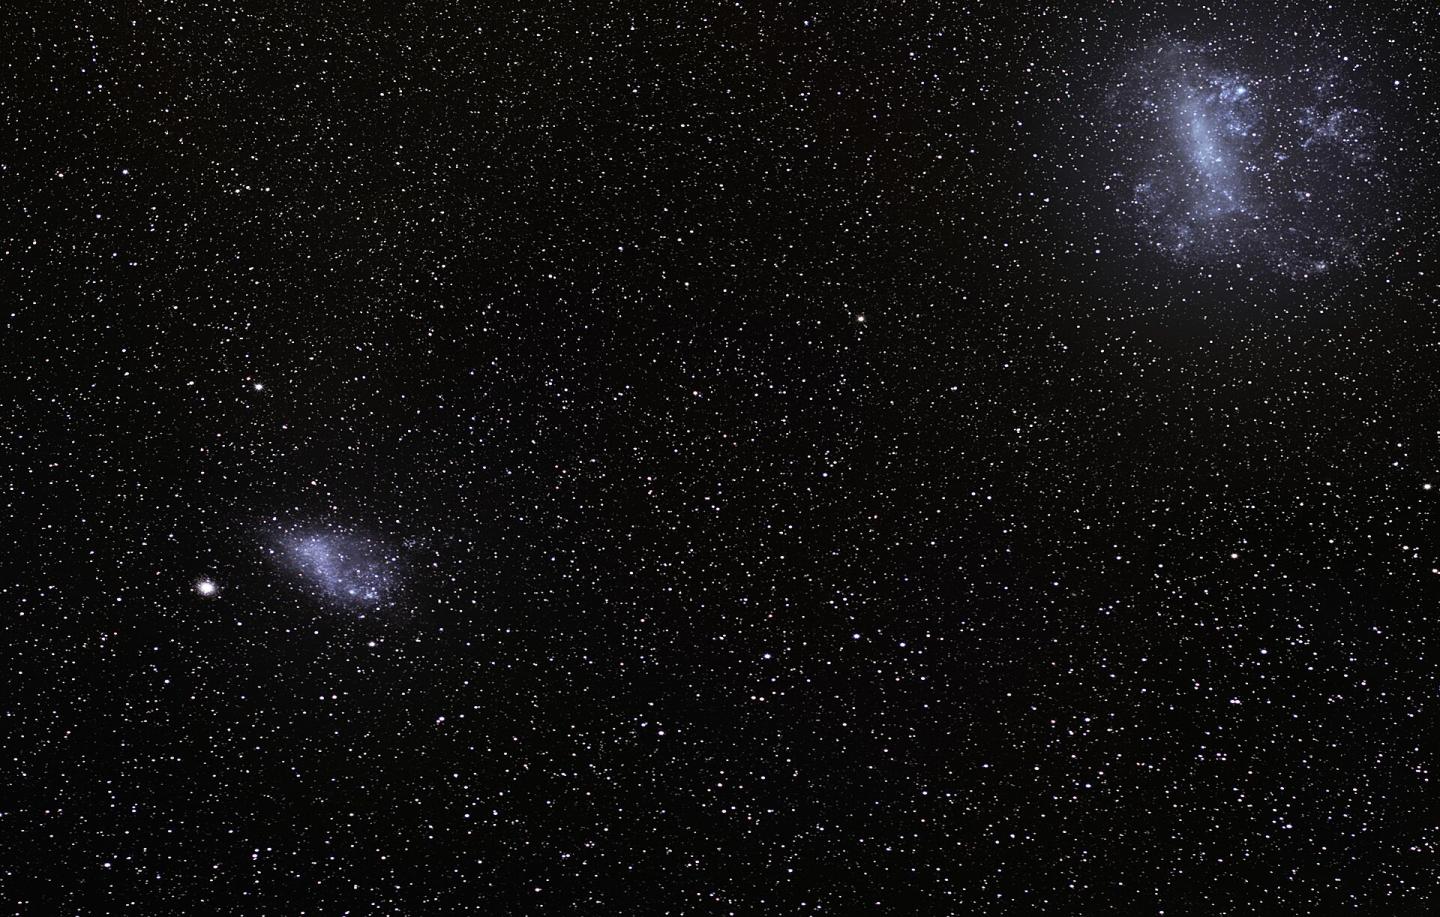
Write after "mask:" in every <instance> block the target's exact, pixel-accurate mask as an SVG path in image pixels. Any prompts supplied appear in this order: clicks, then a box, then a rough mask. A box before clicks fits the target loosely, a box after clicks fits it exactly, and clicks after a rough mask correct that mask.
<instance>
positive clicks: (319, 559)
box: [271, 528, 400, 606]
mask: <svg viewBox="0 0 1440 917" xmlns="http://www.w3.org/2000/svg"><path fill="white" fill-rule="evenodd" d="M271 554H272V556H273V557H275V559H276V560H277V561H278V562H279V563H280V565H281V566H282V567H283V568H284V569H286V570H288V571H290V572H291V573H293V574H294V575H295V576H296V577H297V580H298V582H299V584H300V585H301V586H302V587H303V588H305V589H306V590H307V591H310V592H312V593H314V594H316V595H318V596H320V597H322V598H324V599H326V600H327V601H329V602H331V603H336V604H342V605H358V606H375V605H380V604H382V603H384V602H385V601H386V600H387V599H388V598H389V596H390V595H391V593H392V592H393V590H394V587H395V584H396V582H395V579H396V573H397V571H398V567H399V561H400V558H399V556H398V554H397V553H396V552H395V551H393V550H392V549H390V548H388V547H387V546H385V545H384V544H383V543H381V542H380V541H378V540H376V539H372V538H367V537H363V536H360V535H357V534H354V533H351V532H344V531H338V530H335V529H331V528H305V529H297V530H293V531H286V532H283V533H282V534H280V535H279V536H278V537H277V538H276V539H275V542H274V545H273V546H272V548H271Z"/></svg>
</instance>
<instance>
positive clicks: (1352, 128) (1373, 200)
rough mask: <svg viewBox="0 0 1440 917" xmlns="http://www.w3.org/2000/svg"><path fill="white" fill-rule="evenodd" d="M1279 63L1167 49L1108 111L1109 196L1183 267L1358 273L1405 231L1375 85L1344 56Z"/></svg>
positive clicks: (1152, 54)
mask: <svg viewBox="0 0 1440 917" xmlns="http://www.w3.org/2000/svg"><path fill="white" fill-rule="evenodd" d="M1270 50H1271V51H1272V52H1273V51H1280V53H1276V54H1273V55H1272V56H1270V57H1268V58H1266V59H1264V60H1259V61H1253V62H1249V63H1246V60H1247V55H1246V54H1245V53H1243V52H1242V51H1241V50H1240V48H1239V46H1238V45H1237V44H1236V43H1233V42H1231V43H1225V42H1210V43H1207V44H1205V45H1200V44H1196V43H1193V42H1186V41H1180V40H1162V41H1158V42H1155V43H1152V44H1149V45H1147V46H1146V47H1145V48H1144V49H1143V50H1141V51H1140V52H1138V53H1136V54H1134V55H1133V56H1132V58H1131V59H1130V60H1128V61H1126V63H1125V64H1124V66H1123V67H1122V68H1121V69H1120V71H1119V76H1118V77H1117V78H1116V80H1115V82H1114V84H1113V85H1112V86H1111V87H1110V89H1109V91H1108V95H1107V99H1106V102H1107V104H1106V106H1105V113H1104V122H1103V125H1104V126H1103V128H1102V130H1103V131H1104V132H1105V134H1106V139H1107V141H1108V142H1109V143H1110V144H1112V145H1113V148H1114V149H1116V150H1117V151H1118V152H1119V155H1120V157H1121V158H1120V161H1119V163H1118V165H1117V167H1116V170H1115V172H1114V174H1113V183H1112V185H1111V188H1110V190H1112V191H1113V192H1114V194H1115V195H1116V197H1117V200H1118V203H1119V206H1120V208H1121V209H1122V211H1123V212H1124V213H1125V214H1126V215H1127V216H1128V217H1129V218H1130V219H1132V220H1133V221H1134V224H1135V227H1136V228H1137V229H1138V230H1139V232H1140V234H1141V236H1142V238H1143V239H1144V241H1145V243H1146V244H1147V245H1148V246H1150V247H1152V248H1154V249H1155V250H1157V251H1159V252H1163V253H1164V254H1165V255H1167V256H1169V257H1171V258H1173V259H1175V260H1176V261H1179V262H1182V263H1188V264H1192V265H1212V264H1216V263H1220V262H1240V263H1241V264H1242V265H1250V266H1252V267H1260V268H1262V269H1269V270H1274V271H1278V272H1282V273H1283V274H1285V275H1288V276H1290V277H1295V278H1301V277H1309V276H1313V275H1316V274H1323V273H1326V272H1328V271H1331V270H1332V269H1335V268H1337V267H1349V268H1353V267H1355V266H1356V265H1358V264H1359V263H1360V259H1361V258H1362V257H1363V256H1364V254H1365V248H1366V244H1367V243H1368V242H1369V241H1370V240H1372V239H1374V238H1375V237H1376V236H1379V235H1381V234H1382V233H1384V232H1386V231H1389V230H1392V229H1393V228H1394V227H1395V224H1396V223H1397V222H1398V221H1399V219H1400V214H1399V212H1398V210H1397V209H1395V208H1397V207H1398V201H1397V200H1396V191H1397V188H1396V182H1395V181H1394V180H1393V179H1392V177H1391V172H1392V170H1393V168H1394V165H1393V160H1392V154H1391V153H1390V152H1389V151H1388V150H1387V149H1386V143H1385V142H1383V135H1382V131H1381V126H1380V123H1379V120H1378V114H1377V112H1376V111H1375V110H1374V106H1376V105H1377V104H1380V103H1379V102H1377V101H1376V99H1375V90H1374V88H1373V87H1371V86H1370V85H1369V84H1371V83H1373V82H1374V77H1372V76H1371V75H1370V74H1369V73H1367V72H1366V68H1365V67H1363V66H1362V65H1361V64H1360V63H1359V62H1356V61H1352V60H1351V59H1350V58H1349V57H1348V56H1342V55H1339V54H1335V53H1333V52H1331V53H1328V54H1322V53H1321V52H1311V53H1313V54H1314V55H1315V56H1314V57H1313V58H1311V57H1308V56H1306V55H1305V53H1304V52H1296V51H1293V50H1289V51H1287V50H1285V49H1284V45H1283V44H1281V45H1279V46H1278V47H1271V48H1270ZM1252 53H1253V52H1252ZM1392 89H1394V90H1398V89H1399V84H1398V82H1397V83H1396V84H1395V85H1394V86H1393V87H1392Z"/></svg>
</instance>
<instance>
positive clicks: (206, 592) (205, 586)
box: [195, 578, 220, 598]
mask: <svg viewBox="0 0 1440 917" xmlns="http://www.w3.org/2000/svg"><path fill="white" fill-rule="evenodd" d="M195 591H196V592H198V593H200V594H201V595H203V596H205V597H206V598H209V597H210V596H212V595H214V594H215V593H217V592H219V591H220V587H219V586H218V585H216V583H215V581H214V580H213V579H208V578H207V579H202V580H200V581H199V582H197V583H196V584H195Z"/></svg>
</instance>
